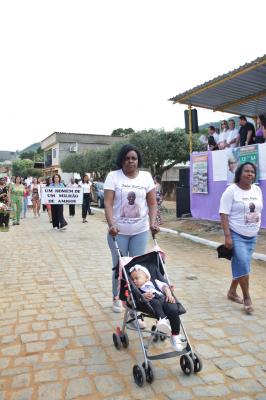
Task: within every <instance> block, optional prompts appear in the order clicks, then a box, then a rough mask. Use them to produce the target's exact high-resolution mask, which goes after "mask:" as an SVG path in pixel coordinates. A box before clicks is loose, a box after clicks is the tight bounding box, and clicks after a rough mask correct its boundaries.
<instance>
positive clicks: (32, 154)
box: [19, 146, 43, 162]
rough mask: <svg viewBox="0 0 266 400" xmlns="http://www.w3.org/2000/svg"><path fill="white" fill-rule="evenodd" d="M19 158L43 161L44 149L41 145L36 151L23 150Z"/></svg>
mask: <svg viewBox="0 0 266 400" xmlns="http://www.w3.org/2000/svg"><path fill="white" fill-rule="evenodd" d="M19 158H20V159H21V160H32V161H35V162H38V161H43V150H42V148H41V146H39V147H38V148H37V149H36V150H35V151H34V150H28V151H23V152H22V153H20V156H19Z"/></svg>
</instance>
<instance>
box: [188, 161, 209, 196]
mask: <svg viewBox="0 0 266 400" xmlns="http://www.w3.org/2000/svg"><path fill="white" fill-rule="evenodd" d="M192 161H193V170H192V193H208V154H201V155H196V154H193V155H192Z"/></svg>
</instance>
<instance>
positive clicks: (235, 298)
mask: <svg viewBox="0 0 266 400" xmlns="http://www.w3.org/2000/svg"><path fill="white" fill-rule="evenodd" d="M227 298H228V300H231V301H234V302H235V303H238V304H243V299H241V297H240V296H238V295H234V294H232V293H229V292H228V293H227Z"/></svg>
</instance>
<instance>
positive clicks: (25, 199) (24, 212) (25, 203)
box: [21, 197, 28, 218]
mask: <svg viewBox="0 0 266 400" xmlns="http://www.w3.org/2000/svg"><path fill="white" fill-rule="evenodd" d="M27 207H28V197H23V203H22V210H21V211H22V212H23V216H24V218H26V213H27Z"/></svg>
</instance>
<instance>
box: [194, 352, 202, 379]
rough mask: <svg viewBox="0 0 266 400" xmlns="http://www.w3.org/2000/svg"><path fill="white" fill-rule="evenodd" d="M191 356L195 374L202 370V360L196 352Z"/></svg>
mask: <svg viewBox="0 0 266 400" xmlns="http://www.w3.org/2000/svg"><path fill="white" fill-rule="evenodd" d="M193 356H194V357H193V363H194V372H195V374H196V373H197V372H200V371H201V370H202V361H201V359H200V358H199V356H198V355H197V354H196V353H194V354H193Z"/></svg>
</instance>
